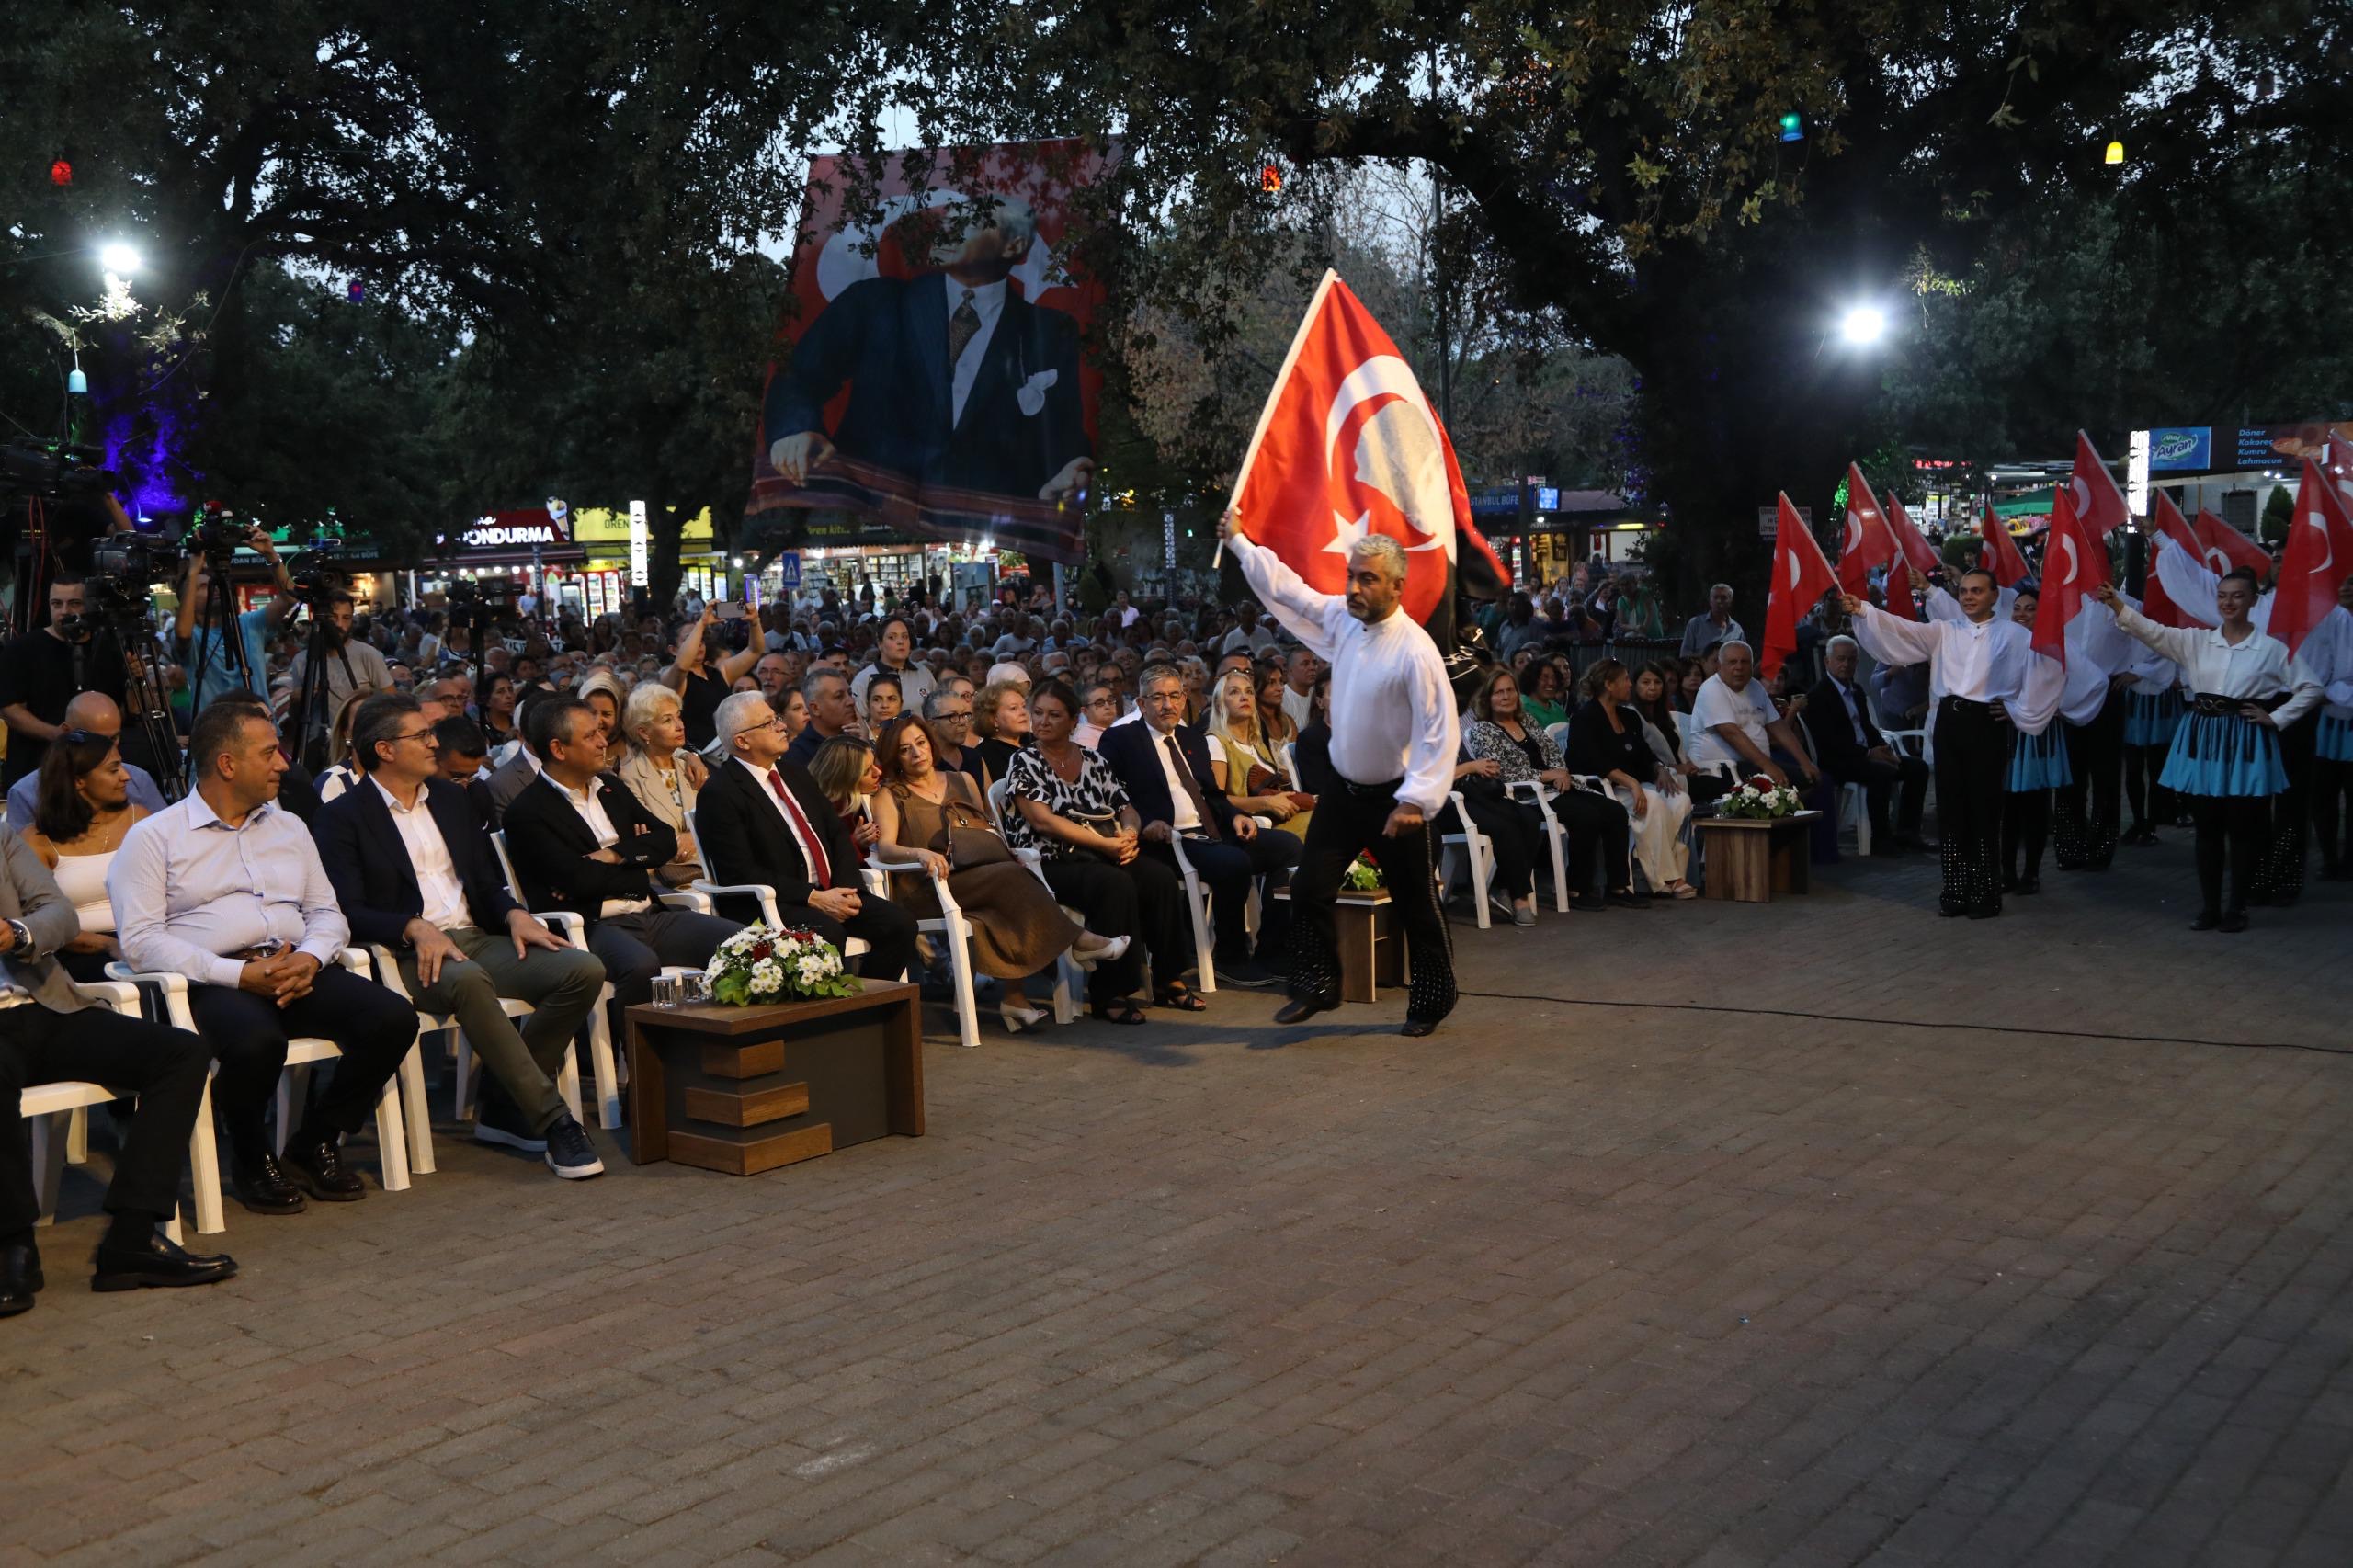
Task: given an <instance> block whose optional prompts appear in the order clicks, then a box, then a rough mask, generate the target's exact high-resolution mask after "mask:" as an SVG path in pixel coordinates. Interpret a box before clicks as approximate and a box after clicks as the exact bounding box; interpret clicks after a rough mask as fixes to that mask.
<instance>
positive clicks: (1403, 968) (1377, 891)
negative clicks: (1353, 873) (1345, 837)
mask: <svg viewBox="0 0 2353 1568" xmlns="http://www.w3.org/2000/svg"><path fill="white" fill-rule="evenodd" d="M1274 896H1275V897H1277V898H1279V899H1289V898H1290V889H1289V888H1278V889H1276V890H1275V893H1274ZM1293 918H1294V919H1296V918H1297V917H1296V916H1293ZM1332 934H1333V937H1334V938H1335V940H1336V942H1337V944H1338V946H1339V949H1340V954H1339V957H1340V1000H1341V1001H1343V1002H1374V1001H1378V1000H1380V995H1381V987H1382V986H1384V985H1385V986H1388V987H1390V988H1391V989H1392V990H1394V989H1395V988H1397V987H1399V986H1402V985H1405V984H1407V983H1410V982H1411V981H1412V979H1413V966H1412V964H1411V963H1410V962H1409V961H1408V960H1407V958H1406V954H1405V937H1404V933H1403V932H1401V931H1399V930H1398V929H1397V914H1396V903H1395V901H1394V900H1392V898H1391V897H1390V896H1389V890H1388V889H1387V888H1370V889H1368V890H1366V891H1364V892H1355V891H1353V890H1351V889H1348V888H1342V889H1341V890H1340V897H1339V901H1338V902H1337V903H1336V904H1334V906H1333V909H1332Z"/></svg>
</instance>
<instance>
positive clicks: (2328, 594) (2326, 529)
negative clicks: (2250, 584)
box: [2266, 458, 2353, 653]
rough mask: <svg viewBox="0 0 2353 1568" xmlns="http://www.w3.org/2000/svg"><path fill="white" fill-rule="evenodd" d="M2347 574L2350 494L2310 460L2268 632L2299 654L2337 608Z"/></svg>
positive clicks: (2351, 539) (2351, 543) (2352, 539)
mask: <svg viewBox="0 0 2353 1568" xmlns="http://www.w3.org/2000/svg"><path fill="white" fill-rule="evenodd" d="M2348 573H2353V517H2347V513H2346V506H2345V498H2344V497H2343V496H2342V495H2340V494H2337V490H2336V485H2334V484H2332V483H2330V482H2329V479H2328V476H2327V475H2326V474H2325V473H2323V472H2321V471H2320V465H2319V464H2318V463H2315V462H2313V460H2312V459H2310V458H2306V459H2305V460H2304V472H2303V478H2302V482H2301V483H2298V484H2297V486H2296V517H2295V520H2294V521H2293V522H2292V523H2290V525H2289V526H2288V548H2287V549H2286V550H2284V551H2281V552H2280V555H2279V589H2278V591H2277V592H2275V593H2274V594H2273V595H2272V597H2271V621H2270V624H2269V626H2268V627H2267V628H2266V630H2267V631H2269V632H2270V633H2271V635H2272V636H2274V637H2277V638H2278V639H2279V641H2280V642H2285V643H2286V644H2288V652H2290V653H2295V652H2296V651H2297V650H2298V649H2299V648H2302V646H2303V642H2304V639H2305V638H2306V637H2308V636H2310V635H2311V634H2312V630H2313V627H2315V626H2318V625H2319V624H2320V623H2321V621H2322V619H2324V618H2325V616H2326V615H2327V614H2328V612H2329V611H2330V610H2332V609H2335V608H2336V590H2337V588H2338V586H2339V585H2341V584H2343V583H2344V581H2345V578H2346V576H2347V574H2348Z"/></svg>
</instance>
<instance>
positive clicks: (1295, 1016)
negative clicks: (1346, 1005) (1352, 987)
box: [1275, 996, 1340, 1024]
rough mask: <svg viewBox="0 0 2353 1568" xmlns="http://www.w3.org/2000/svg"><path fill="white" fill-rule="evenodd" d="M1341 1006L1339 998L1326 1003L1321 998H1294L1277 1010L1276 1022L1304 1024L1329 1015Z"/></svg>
mask: <svg viewBox="0 0 2353 1568" xmlns="http://www.w3.org/2000/svg"><path fill="white" fill-rule="evenodd" d="M1339 1005H1340V1003H1339V999H1338V998H1337V997H1334V998H1333V999H1331V1000H1330V1001H1325V1000H1324V998H1323V997H1321V996H1294V997H1292V998H1291V999H1290V1001H1288V1002H1286V1003H1284V1004H1283V1005H1282V1006H1280V1007H1278V1008H1277V1009H1276V1010H1275V1022H1277V1023H1279V1024H1303V1023H1305V1022H1307V1020H1308V1019H1310V1018H1312V1017H1314V1016H1315V1015H1316V1014H1318V1013H1328V1012H1330V1011H1331V1010H1332V1009H1333V1008H1335V1007H1336V1006H1339Z"/></svg>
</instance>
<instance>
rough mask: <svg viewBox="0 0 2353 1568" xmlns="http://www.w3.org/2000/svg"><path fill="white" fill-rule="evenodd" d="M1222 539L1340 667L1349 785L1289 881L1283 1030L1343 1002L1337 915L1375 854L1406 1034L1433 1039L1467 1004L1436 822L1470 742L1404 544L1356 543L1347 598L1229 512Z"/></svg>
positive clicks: (1304, 636) (1266, 597) (1338, 706)
mask: <svg viewBox="0 0 2353 1568" xmlns="http://www.w3.org/2000/svg"><path fill="white" fill-rule="evenodd" d="M1219 537H1220V538H1221V539H1222V540H1223V541H1224V542H1225V544H1226V545H1227V546H1228V547H1230V548H1231V549H1232V550H1233V552H1234V554H1235V556H1236V558H1237V559H1238V560H1239V561H1240V562H1241V564H1242V574H1243V576H1244V577H1245V578H1247V579H1248V580H1249V584H1250V589H1251V592H1253V593H1255V594H1256V595H1257V596H1258V598H1259V600H1260V602H1262V603H1263V604H1265V605H1266V607H1267V608H1268V609H1269V610H1271V611H1273V612H1274V617H1275V619H1277V620H1279V621H1280V622H1281V623H1282V624H1283V626H1284V627H1285V628H1286V629H1288V630H1289V631H1290V633H1291V635H1293V636H1294V637H1297V638H1298V639H1299V640H1300V642H1302V644H1304V645H1305V646H1306V647H1307V648H1308V650H1309V651H1310V652H1312V653H1314V654H1315V656H1316V657H1318V658H1320V659H1323V660H1324V661H1325V662H1327V663H1328V664H1329V665H1331V666H1332V676H1331V679H1332V767H1333V771H1334V773H1335V774H1336V776H1337V783H1338V786H1339V787H1338V788H1337V789H1336V790H1330V791H1327V792H1325V793H1324V795H1323V796H1322V797H1321V798H1320V799H1318V801H1316V805H1315V818H1314V820H1313V822H1312V823H1310V824H1308V828H1307V852H1306V854H1305V855H1304V856H1302V858H1301V859H1300V862H1299V868H1298V869H1296V870H1294V871H1293V872H1292V873H1291V881H1290V896H1291V903H1292V908H1293V916H1292V948H1291V971H1290V996H1291V999H1290V1002H1289V1003H1288V1004H1286V1005H1285V1006H1284V1007H1283V1008H1282V1010H1281V1011H1279V1012H1278V1013H1277V1014H1276V1015H1275V1022H1277V1023H1279V1024H1295V1023H1299V1022H1301V1021H1302V1020H1304V1019H1306V1018H1309V1017H1313V1016H1314V1015H1315V1014H1317V1013H1319V1012H1322V1011H1323V1010H1324V1009H1325V1008H1328V1007H1336V1006H1339V1004H1340V971H1339V961H1338V952H1339V946H1338V941H1337V938H1336V933H1335V929H1334V920H1333V906H1334V904H1335V903H1336V902H1337V900H1338V897H1339V892H1340V878H1341V877H1342V875H1343V874H1344V873H1346V872H1347V869H1348V867H1349V866H1351V865H1352V864H1354V863H1355V861H1356V858H1357V856H1358V855H1359V854H1360V853H1362V852H1363V851H1365V850H1367V849H1371V850H1373V851H1374V855H1375V858H1377V859H1378V860H1379V861H1380V862H1381V869H1382V871H1383V872H1384V873H1385V881H1386V882H1387V885H1388V889H1389V896H1390V898H1391V899H1392V901H1394V903H1395V907H1396V911H1397V919H1398V923H1399V924H1400V925H1401V926H1404V932H1405V946H1406V951H1407V955H1408V957H1409V959H1410V960H1411V962H1412V965H1413V972H1414V979H1413V983H1412V986H1411V989H1410V991H1409V993H1408V1001H1407V1005H1406V1012H1405V1024H1404V1028H1403V1029H1402V1030H1401V1031H1400V1032H1401V1033H1404V1034H1407V1035H1426V1034H1428V1033H1429V1032H1430V1031H1432V1030H1433V1029H1435V1028H1438V1020H1439V1019H1441V1018H1443V1017H1446V1015H1447V1014H1448V1013H1449V1012H1451V1011H1452V1010H1453V1008H1454V1001H1455V988H1454V952H1453V949H1452V947H1451V945H1450V943H1449V938H1448V936H1447V929H1446V919H1445V917H1444V916H1443V915H1440V914H1439V913H1438V899H1437V894H1436V887H1435V882H1434V878H1433V875H1432V866H1431V860H1430V831H1429V820H1430V819H1431V818H1432V817H1434V816H1436V815H1437V814H1438V810H1439V808H1440V807H1442V806H1444V805H1445V804H1446V799H1447V792H1448V790H1449V789H1450V788H1451V786H1452V782H1453V778H1454V756H1455V751H1456V749H1457V748H1458V747H1459V746H1460V745H1461V732H1460V729H1459V727H1458V722H1457V720H1456V717H1455V704H1454V699H1453V693H1452V690H1451V688H1450V687H1449V685H1448V683H1447V677H1446V665H1445V662H1444V661H1443V660H1442V659H1441V658H1440V657H1439V656H1438V644H1437V643H1436V642H1432V641H1431V639H1430V634H1429V633H1428V632H1427V631H1424V630H1423V629H1422V627H1421V625H1420V623H1419V622H1417V621H1415V619H1414V618H1413V617H1412V616H1409V615H1406V614H1405V613H1404V611H1403V610H1402V609H1401V608H1399V600H1400V598H1401V597H1402V596H1403V593H1404V585H1405V551H1404V547H1403V546H1402V545H1400V544H1399V543H1398V542H1397V541H1396V540H1393V539H1392V538H1390V537H1389V536H1388V535H1386V534H1367V535H1365V536H1364V537H1362V538H1361V539H1358V540H1356V541H1355V542H1354V544H1352V545H1351V546H1350V548H1349V550H1348V556H1347V562H1348V579H1347V581H1348V591H1347V595H1346V596H1341V595H1337V594H1319V593H1317V592H1316V591H1315V590H1314V589H1313V588H1311V587H1309V586H1308V585H1307V584H1306V583H1305V582H1304V581H1302V579H1301V577H1300V576H1299V574H1297V573H1295V572H1293V571H1292V570H1291V569H1290V567H1288V566H1286V565H1284V564H1283V562H1282V560H1281V558H1280V557H1279V556H1278V555H1276V553H1275V552H1274V551H1271V550H1268V549H1266V548H1264V547H1263V546H1261V545H1258V544H1256V542H1254V541H1253V540H1251V539H1250V537H1249V536H1248V535H1246V534H1245V533H1244V532H1243V531H1242V518H1241V516H1240V515H1239V514H1238V513H1236V512H1234V511H1233V510H1231V509H1229V510H1228V511H1227V512H1226V514H1225V517H1224V519H1223V521H1222V523H1221V524H1220V527H1219Z"/></svg>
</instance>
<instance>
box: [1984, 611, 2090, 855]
mask: <svg viewBox="0 0 2353 1568" xmlns="http://www.w3.org/2000/svg"><path fill="white" fill-rule="evenodd" d="M2041 602H2042V594H2041V590H2040V588H2038V587H2037V586H2036V585H2034V584H2032V583H2030V582H2029V583H2020V584H2019V585H2018V592H2017V593H2016V594H2015V595H2014V596H2013V597H2011V599H2010V619H2011V620H2012V621H2013V622H2015V623H2016V624H2018V626H2021V627H2023V628H2025V630H2026V634H2027V637H2028V638H2029V641H2030V640H2031V639H2032V638H2033V636H2034V612H2035V610H2036V608H2038V607H2039V606H2040V604H2041ZM2035 657H2037V658H2040V657H2042V655H2041V654H2040V653H2038V654H2036V655H2035ZM2060 707H2061V709H2062V710H2064V709H2065V707H2066V696H2065V694H2064V692H2062V694H2061V697H2060ZM2074 782H2075V767H2074V766H2073V764H2072V763H2071V762H2070V760H2069V758H2068V756H2067V737H2066V733H2065V725H2064V724H2063V722H2053V723H2052V724H2049V725H2047V726H2045V727H2044V728H2042V729H2040V730H2038V731H2036V732H2035V733H2032V734H2029V733H2026V732H2025V731H2023V730H2017V731H2013V732H2011V735H2010V767H2009V771H2008V772H2007V774H2006V775H2005V776H2004V778H2003V780H2002V790H2003V794H2002V891H2003V892H2014V893H2018V894H2021V895H2023V894H2027V893H2038V892H2041V891H2042V851H2043V847H2044V846H2046V845H2047V844H2049V843H2050V841H2051V792H2052V790H2063V789H2065V788H2066V787H2067V786H2068V785H2070V784H2073V783H2074Z"/></svg>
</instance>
